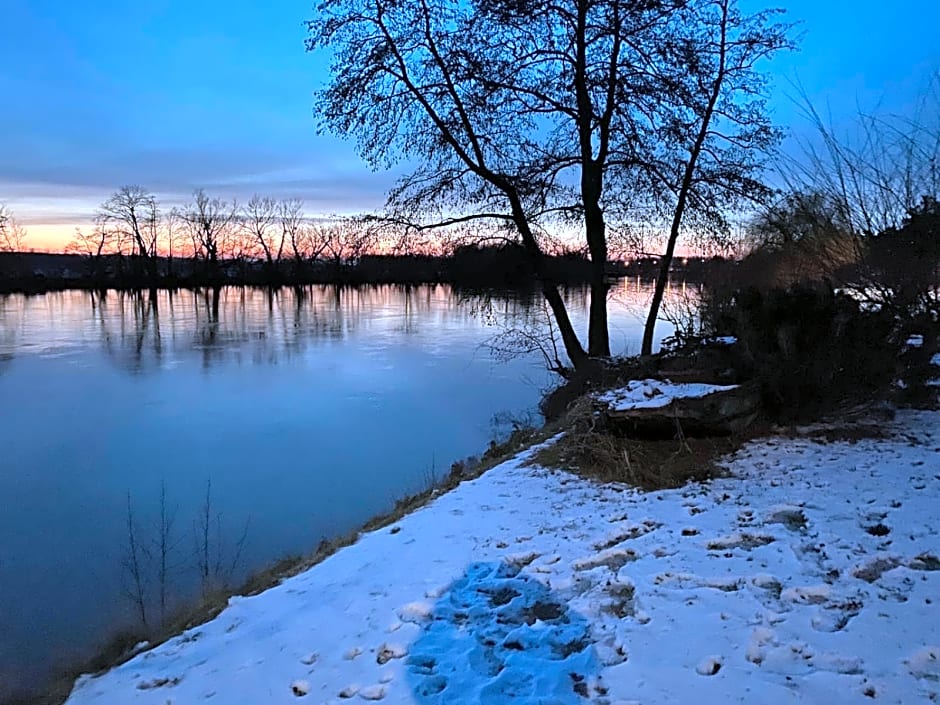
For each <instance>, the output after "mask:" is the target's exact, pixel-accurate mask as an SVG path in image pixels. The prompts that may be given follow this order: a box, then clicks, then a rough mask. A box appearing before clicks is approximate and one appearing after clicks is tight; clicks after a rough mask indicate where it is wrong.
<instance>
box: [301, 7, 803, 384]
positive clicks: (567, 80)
mask: <svg viewBox="0 0 940 705" xmlns="http://www.w3.org/2000/svg"><path fill="white" fill-rule="evenodd" d="M308 30H309V37H308V48H309V49H311V50H316V49H329V50H331V51H332V52H333V59H332V64H331V79H330V81H329V83H328V85H327V86H326V87H325V88H324V89H323V90H322V91H320V92H319V94H318V96H317V102H316V106H317V110H318V112H319V115H320V118H321V126H322V128H324V129H327V130H330V131H332V132H334V133H337V134H340V135H344V136H349V137H353V138H355V139H356V141H357V144H358V148H359V152H360V154H361V155H362V157H363V158H364V159H365V160H366V161H367V162H368V163H370V164H371V165H372V166H373V167H376V168H385V167H389V166H391V165H393V164H395V163H397V162H404V163H406V164H408V166H409V167H411V170H410V172H409V173H408V174H407V175H406V176H404V177H403V178H402V179H401V180H400V181H399V182H398V184H397V185H396V187H395V188H394V189H393V190H392V191H391V193H390V194H389V197H388V203H387V209H388V214H387V215H388V216H389V217H393V218H395V219H397V220H398V221H400V222H407V223H409V224H411V225H412V226H413V227H415V228H418V229H424V228H434V227H445V226H448V225H454V224H457V223H468V222H473V221H480V220H486V221H490V222H491V223H496V224H497V225H498V226H499V227H502V228H505V229H507V230H508V231H510V232H512V233H513V234H514V235H515V236H516V237H518V239H519V240H520V242H521V243H522V245H523V246H524V247H525V250H526V252H528V253H529V256H530V257H531V259H532V262H533V265H534V268H535V271H536V272H537V273H538V274H539V276H540V279H541V281H542V290H543V293H544V295H545V298H546V301H547V303H548V305H549V307H550V308H551V310H552V313H553V315H554V317H555V320H556V322H557V324H558V330H559V333H560V335H561V338H562V341H563V343H564V348H565V351H566V353H567V356H568V358H569V359H570V360H571V362H572V363H573V364H574V366H575V367H578V366H579V365H581V364H582V363H584V362H586V361H587V359H588V358H589V357H591V356H606V355H609V354H610V346H609V339H608V333H607V317H606V297H607V278H606V276H605V268H606V264H607V257H608V237H609V236H608V229H609V223H608V221H609V220H611V219H612V220H613V221H614V222H616V223H617V224H624V223H628V222H629V221H630V219H631V218H635V217H636V215H635V214H636V211H637V209H638V208H642V209H643V211H644V213H653V214H654V216H655V217H661V218H664V219H665V220H664V222H667V223H670V224H671V225H672V226H673V230H674V231H675V235H674V237H671V238H670V242H671V245H670V247H671V249H674V245H675V239H676V238H677V237H678V233H679V230H680V226H681V224H682V222H683V219H684V218H686V217H687V214H688V215H690V216H692V217H696V216H698V222H699V224H700V225H707V226H708V227H711V228H713V229H715V230H720V228H721V226H722V225H723V219H722V217H721V216H722V213H723V209H724V208H725V207H727V206H728V205H733V204H734V203H736V202H738V201H739V200H740V199H742V198H752V197H755V196H756V195H758V194H759V193H760V192H761V189H760V184H759V181H757V179H756V178H755V177H756V174H757V172H758V170H759V167H760V157H759V155H760V154H762V153H764V152H765V151H766V150H767V149H768V148H769V147H771V146H772V145H773V143H774V141H775V139H776V135H775V133H774V131H773V130H772V128H771V127H770V125H769V121H768V120H767V117H766V114H765V111H764V109H763V104H762V100H761V98H760V91H761V88H762V84H761V79H760V75H759V74H758V73H757V69H756V66H755V64H756V63H757V62H758V61H759V60H760V59H762V58H764V57H766V56H768V55H770V54H772V53H773V52H774V51H777V50H778V49H780V48H783V47H785V46H787V45H788V39H787V31H788V26H787V25H784V24H780V23H778V22H776V19H775V13H773V12H763V13H758V14H756V15H750V16H746V15H743V14H741V13H740V12H739V11H738V10H737V9H736V6H735V3H734V1H733V0H644V1H639V2H637V1H633V2H628V1H625V0H555V1H554V2H534V1H532V0H475V1H474V2H464V1H462V0H443V1H441V2H429V0H331V1H329V2H326V1H324V2H321V3H320V5H319V7H318V12H317V17H316V18H315V19H313V20H311V21H310V22H309V23H308ZM560 225H565V226H568V227H571V226H574V227H577V228H578V229H579V230H581V231H582V232H583V236H584V239H585V242H586V245H587V249H588V251H589V253H590V255H591V260H592V278H591V311H590V320H589V331H588V346H587V349H585V348H584V347H583V346H582V344H581V342H580V340H579V338H578V336H577V334H576V333H575V331H574V329H573V326H572V324H571V321H570V319H569V317H568V312H567V310H566V309H565V305H564V302H563V300H562V298H561V296H560V295H559V293H558V290H557V286H556V284H555V283H554V282H552V281H551V279H550V277H549V276H548V275H547V273H546V272H545V271H544V268H542V267H541V265H540V263H541V261H542V259H543V243H544V242H545V240H546V236H547V233H548V232H550V231H551V230H552V229H553V228H556V227H558V226H560ZM667 256H669V257H671V252H667Z"/></svg>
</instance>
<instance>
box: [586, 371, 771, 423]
mask: <svg viewBox="0 0 940 705" xmlns="http://www.w3.org/2000/svg"><path fill="white" fill-rule="evenodd" d="M597 402H598V404H600V405H601V407H602V408H603V413H604V414H605V416H606V418H607V422H608V425H609V427H611V428H613V429H615V430H616V431H619V432H621V433H624V434H627V435H631V436H641V437H644V436H654V437H663V436H670V437H671V436H674V435H676V431H677V429H676V423H677V421H678V424H679V426H680V427H681V429H682V433H683V434H684V435H686V436H701V435H722V434H728V433H736V432H738V431H741V430H743V429H744V428H746V427H747V426H748V425H749V424H750V423H751V422H752V421H754V419H755V418H757V414H758V411H759V409H760V390H759V389H758V387H757V385H754V384H745V385H731V386H717V385H709V384H688V383H686V384H675V383H673V382H670V381H668V380H651V379H647V380H634V381H632V382H630V383H629V384H628V385H627V386H626V387H623V388H621V389H615V390H612V391H610V392H607V393H605V394H603V395H601V396H600V397H598V398H597Z"/></svg>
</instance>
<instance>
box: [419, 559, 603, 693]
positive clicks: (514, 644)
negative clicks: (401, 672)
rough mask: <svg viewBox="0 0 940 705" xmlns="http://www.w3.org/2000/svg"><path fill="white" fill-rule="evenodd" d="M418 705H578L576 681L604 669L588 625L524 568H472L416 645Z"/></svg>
mask: <svg viewBox="0 0 940 705" xmlns="http://www.w3.org/2000/svg"><path fill="white" fill-rule="evenodd" d="M407 664H408V677H409V680H410V682H411V685H412V689H413V692H414V694H415V696H416V698H417V701H418V702H419V703H428V704H431V703H433V704H434V705H445V704H449V703H453V702H461V700H460V698H467V697H468V695H470V694H473V699H474V702H479V703H481V705H503V704H504V703H513V705H536V703H543V702H546V701H548V700H550V701H551V702H552V703H554V704H556V705H576V704H577V705H580V703H581V702H583V701H582V699H581V696H580V695H579V694H578V693H577V692H576V691H575V689H574V687H573V684H575V683H577V682H580V681H576V680H574V676H573V675H572V674H578V675H579V676H580V677H581V678H582V679H583V678H584V677H588V676H591V675H592V674H594V673H596V672H597V670H598V669H599V664H598V662H597V659H596V657H595V654H594V649H593V648H592V640H591V632H590V625H589V624H588V623H587V621H586V620H585V619H584V618H583V617H581V616H580V615H578V614H577V613H575V612H573V611H571V610H570V609H569V608H568V605H567V604H566V603H565V602H564V601H563V600H562V599H561V598H560V597H558V596H556V595H555V594H553V593H552V592H551V591H550V590H549V589H548V588H547V587H546V586H545V585H543V584H542V583H540V582H539V581H537V580H536V579H535V578H533V577H531V576H529V575H526V574H523V573H521V571H520V568H519V566H517V565H512V564H507V563H474V564H471V565H470V566H468V567H467V570H466V572H465V574H464V576H463V577H462V578H460V579H459V580H457V581H456V582H455V583H454V584H453V585H452V586H451V588H450V590H449V591H448V592H447V593H446V594H444V595H442V596H441V599H440V600H438V602H437V603H436V604H435V605H434V609H433V612H432V613H431V615H430V620H429V621H428V622H427V624H426V625H425V626H424V630H423V632H422V634H421V635H420V636H419V637H418V639H417V640H416V641H415V642H414V643H413V644H412V645H411V648H410V654H409V655H408V660H407Z"/></svg>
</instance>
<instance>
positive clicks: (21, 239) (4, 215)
mask: <svg viewBox="0 0 940 705" xmlns="http://www.w3.org/2000/svg"><path fill="white" fill-rule="evenodd" d="M25 242H26V229H25V228H23V226H22V225H20V224H19V222H18V221H17V220H16V218H15V217H14V216H13V213H12V212H10V209H9V208H7V207H6V206H5V205H4V204H2V203H0V252H20V251H22V250H23V249H24V247H25Z"/></svg>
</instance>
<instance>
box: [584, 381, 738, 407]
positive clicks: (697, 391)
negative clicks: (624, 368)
mask: <svg viewBox="0 0 940 705" xmlns="http://www.w3.org/2000/svg"><path fill="white" fill-rule="evenodd" d="M732 389H737V385H730V386H721V385H717V384H704V383H702V382H670V381H668V380H657V379H635V380H631V381H630V382H628V383H627V384H626V386H623V387H619V388H617V389H611V390H610V391H607V392H603V393H602V394H599V395H598V397H597V401H599V402H601V403H604V404H607V406H608V407H609V408H610V409H611V411H631V410H633V409H661V408H662V407H664V406H669V405H670V404H671V403H672V402H673V401H674V400H676V399H698V398H701V397H707V396H708V395H709V394H715V393H716V392H728V391H731V390H732Z"/></svg>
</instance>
